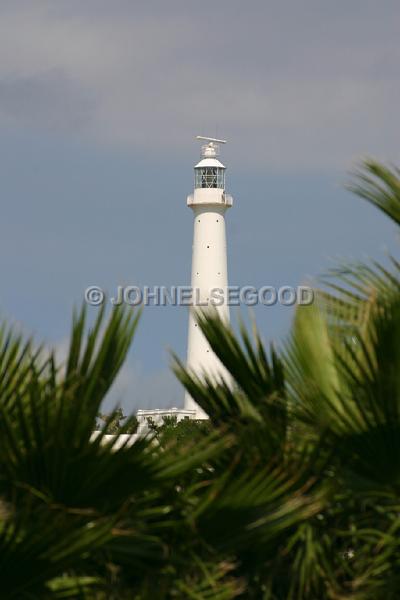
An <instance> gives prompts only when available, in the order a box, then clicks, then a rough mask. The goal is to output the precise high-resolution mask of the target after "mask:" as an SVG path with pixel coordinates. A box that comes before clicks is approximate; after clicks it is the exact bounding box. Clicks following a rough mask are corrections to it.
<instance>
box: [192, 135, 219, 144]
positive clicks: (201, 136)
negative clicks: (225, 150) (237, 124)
mask: <svg viewBox="0 0 400 600" xmlns="http://www.w3.org/2000/svg"><path fill="white" fill-rule="evenodd" d="M196 140H204V141H205V142H215V143H216V144H226V140H218V139H217V138H211V137H204V135H196Z"/></svg>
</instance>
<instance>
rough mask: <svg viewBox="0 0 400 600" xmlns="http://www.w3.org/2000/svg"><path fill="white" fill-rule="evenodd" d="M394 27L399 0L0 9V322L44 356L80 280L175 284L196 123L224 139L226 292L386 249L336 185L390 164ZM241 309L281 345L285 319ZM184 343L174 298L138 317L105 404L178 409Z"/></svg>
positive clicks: (32, 0)
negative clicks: (374, 164) (367, 167)
mask: <svg viewBox="0 0 400 600" xmlns="http://www.w3.org/2000/svg"><path fill="white" fill-rule="evenodd" d="M399 22H400V4H399V3H398V0H393V1H392V0H381V2H379V3H378V2H376V1H371V0H350V1H349V2H346V3H345V2H335V3H332V2H326V1H325V2H324V1H321V0H303V1H302V2H298V1H297V0H279V1H278V0H276V1H270V0H262V1H259V0H249V2H246V3H245V2H238V1H237V0H219V2H211V1H210V0H203V2H200V3H199V2H193V1H191V0H179V1H178V0H169V1H168V2H165V0H149V1H148V2H145V3H144V2H143V3H138V2H132V1H131V0H113V2H109V0H85V2H81V1H79V2H78V1H77V0H49V1H47V0H2V2H1V4H0V175H1V196H0V197H1V206H2V215H3V217H2V218H1V219H0V273H1V278H2V285H1V287H0V316H1V317H2V318H3V319H6V320H7V321H8V322H11V323H14V324H15V325H16V327H19V328H20V329H22V330H23V331H24V332H25V333H26V334H27V335H33V336H34V337H35V339H36V340H37V341H38V342H39V341H43V342H44V343H45V344H47V345H48V346H52V347H55V348H56V349H57V351H58V355H59V357H60V360H62V357H63V356H65V352H66V348H67V347H68V336H69V328H70V323H71V314H72V309H73V307H74V306H80V305H81V303H82V301H83V297H84V291H85V289H86V288H87V287H88V286H90V285H99V286H101V287H102V288H104V289H105V290H107V291H108V292H109V293H111V295H113V293H114V292H115V290H116V287H117V286H118V285H139V286H144V285H148V286H153V285H166V286H171V285H187V284H188V283H189V282H190V262H191V245H192V219H193V216H192V214H191V211H190V210H189V209H188V208H187V207H186V196H187V194H189V193H191V192H192V188H193V166H194V164H195V163H196V162H197V161H198V157H199V144H198V143H197V142H196V141H195V139H194V138H195V136H196V135H198V134H201V135H211V136H214V135H217V136H219V137H224V138H225V139H227V140H228V144H227V145H226V146H225V147H224V148H223V157H222V160H223V162H224V164H225V165H226V166H227V168H228V170H227V191H228V192H229V193H231V194H232V195H233V198H234V206H233V208H232V209H231V210H230V211H229V213H228V215H227V235H228V258H229V275H230V283H231V284H232V285H253V286H256V287H257V286H262V285H273V286H279V285H293V286H296V285H299V284H301V283H304V282H305V281H308V280H309V279H310V278H315V277H317V276H318V275H320V274H321V273H324V272H326V270H327V269H328V268H329V267H332V266H334V265H335V264H337V262H338V261H341V260H343V259H345V258H347V259H351V260H359V259H363V260H365V259H366V258H368V257H374V258H378V259H379V258H382V257H383V256H384V255H385V253H386V252H387V251H388V250H389V251H392V252H396V251H397V250H398V240H397V239H396V231H395V229H394V227H393V225H391V223H390V222H388V221H387V220H386V219H385V217H384V216H383V215H380V214H379V213H377V212H376V210H375V209H374V208H373V207H371V206H368V205H367V204H365V203H364V202H363V201H361V200H360V199H358V198H354V197H353V196H352V195H351V194H349V192H347V191H346V190H345V188H344V185H345V183H346V182H347V181H349V178H350V177H351V172H352V170H354V168H355V167H356V165H357V164H359V161H360V160H361V159H362V158H363V157H365V156H373V157H376V158H378V159H380V160H384V161H388V162H392V163H395V164H396V163H397V164H398V163H399V162H400V145H399V139H400V135H399V134H400V131H399V119H398V107H399V105H400V79H399V66H398V65H399V64H400V42H399V36H398V24H399ZM96 310H97V309H95V308H91V309H90V310H89V312H90V314H91V316H95V313H96ZM241 312H242V314H244V315H245V318H247V311H246V310H245V309H242V311H241ZM238 316H239V315H238V314H237V311H233V314H232V318H233V322H237V318H238ZM255 317H256V321H257V324H258V327H259V330H260V332H261V333H262V336H263V339H264V340H265V342H266V343H268V342H269V341H271V340H275V341H277V342H278V343H279V341H281V340H284V338H285V336H286V335H287V333H288V330H289V327H290V322H291V319H292V317H293V311H292V310H291V309H289V308H287V307H272V308H271V307H268V308H267V307H257V308H256V310H255ZM186 337H187V312H186V309H185V308H183V307H148V308H146V309H145V311H144V314H143V316H142V318H141V322H140V325H139V329H138V332H137V335H136V337H135V341H134V344H133V347H132V350H131V352H130V354H129V357H128V359H127V362H126V364H125V366H124V367H123V370H122V372H121V374H120V377H119V379H118V380H117V382H116V383H115V386H114V388H113V390H112V391H111V393H110V395H109V397H108V399H107V402H106V407H107V408H110V407H111V406H113V405H114V404H115V403H117V402H118V403H121V404H122V406H123V408H124V410H125V412H126V413H129V412H133V411H135V410H136V409H137V408H157V407H163V406H181V405H182V403H183V391H182V389H181V388H180V385H179V384H178V383H177V382H176V380H175V378H174V376H173V375H172V374H171V372H170V369H169V364H170V349H173V350H174V351H175V352H176V353H177V354H178V355H179V356H181V357H182V358H184V356H185V352H186V341H187V340H186Z"/></svg>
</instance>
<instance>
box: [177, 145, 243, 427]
mask: <svg viewBox="0 0 400 600" xmlns="http://www.w3.org/2000/svg"><path fill="white" fill-rule="evenodd" d="M197 139H198V140H203V141H204V142H206V143H205V144H204V145H203V146H202V148H201V160H200V162H199V163H197V165H196V166H195V168H194V174H195V177H194V193H193V194H191V195H190V196H188V198H187V205H188V206H189V207H190V208H191V209H192V210H193V213H194V233H193V255H192V283H191V285H192V291H193V307H192V309H191V311H190V315H189V335H188V353H187V368H188V369H189V370H191V371H193V372H195V373H196V375H198V376H200V377H201V375H202V373H204V372H206V373H207V374H208V375H211V376H212V377H214V378H218V377H220V376H222V375H225V376H226V371H225V369H224V367H223V365H222V364H221V362H220V361H219V359H218V358H217V356H216V355H215V354H214V352H213V351H212V349H211V348H210V345H209V344H208V342H207V340H206V338H205V337H204V335H203V334H202V332H201V330H200V327H199V326H198V324H197V322H196V318H195V311H196V310H199V309H204V308H206V307H207V305H209V304H210V294H211V290H215V289H216V288H219V289H221V290H223V299H224V301H223V303H222V304H221V305H220V306H216V310H217V311H218V313H219V315H220V316H221V317H222V318H223V319H225V320H227V321H229V306H228V303H227V298H226V289H227V287H228V265H227V254H226V233H225V212H226V210H227V209H228V208H229V207H230V206H232V196H230V195H228V194H226V193H225V166H224V165H223V164H222V163H221V162H220V161H219V160H218V156H219V145H220V144H225V143H226V142H225V140H218V139H215V138H208V137H202V136H197ZM221 296H222V294H221ZM185 410H191V411H192V410H194V411H196V412H195V418H196V419H206V418H207V415H206V414H205V412H204V411H203V410H202V409H201V408H200V407H199V406H198V405H197V404H196V403H195V402H194V400H193V399H192V398H191V397H190V395H189V394H188V393H186V396H185Z"/></svg>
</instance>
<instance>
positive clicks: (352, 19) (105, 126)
mask: <svg viewBox="0 0 400 600" xmlns="http://www.w3.org/2000/svg"><path fill="white" fill-rule="evenodd" d="M399 12H400V10H399V7H398V6H397V3H394V2H392V1H391V0H387V1H386V2H385V4H384V8H383V9H382V7H378V6H377V5H376V3H373V2H370V1H369V0H367V1H363V2H361V1H360V0H355V1H354V2H353V3H352V4H351V5H346V7H345V8H343V6H340V7H339V6H337V5H335V6H333V7H332V6H329V7H328V6H326V5H324V6H323V7H322V6H321V5H320V3H317V2H315V0H307V1H306V2H304V3H302V4H301V6H299V5H298V3H295V2H293V1H291V2H289V1H284V2H280V3H276V2H270V3H265V2H261V1H258V0H256V1H254V2H253V3H252V4H251V7H249V6H248V5H246V4H245V3H242V2H241V3H239V2H237V1H236V0H230V1H229V2H228V0H222V1H221V2H220V3H218V5H215V4H212V5H210V6H209V7H208V8H207V4H206V5H201V7H200V6H199V7H197V6H195V5H192V4H188V3H187V2H182V1H180V0H171V1H170V2H168V3H165V2H161V1H160V0H158V1H155V2H152V3H148V4H146V5H143V6H142V5H140V6H137V4H134V3H131V2H127V1H124V0H120V1H119V2H116V3H112V4H110V3H109V2H104V1H103V0H98V1H96V2H93V1H92V0H88V1H87V2H85V3H78V2H75V1H70V0H68V1H67V0H60V2H57V3H54V2H50V1H43V2H41V3H39V4H38V3H35V5H34V6H33V5H32V3H28V2H18V3H15V2H13V3H10V2H6V3H5V4H4V6H3V7H2V9H1V17H2V18H1V20H0V110H1V112H0V115H2V116H3V119H4V118H10V116H11V117H12V118H14V119H18V121H19V122H20V124H23V125H30V126H32V127H33V126H36V127H39V128H40V127H49V128H50V129H52V130H57V129H59V130H60V131H61V132H63V133H65V132H66V131H68V132H69V133H70V134H73V135H83V136H85V137H86V138H88V139H90V140H92V141H94V142H95V143H101V144H106V145H116V146H121V145H122V146H128V147H132V148H134V149H138V148H142V149H143V150H144V151H146V152H149V153H162V152H165V150H166V149H167V148H168V149H170V151H176V152H182V151H184V149H185V148H187V146H188V144H189V143H190V141H191V138H192V136H193V134H195V133H198V132H200V133H210V132H211V133H214V129H215V127H216V126H218V131H219V132H220V133H221V134H222V133H223V134H224V135H226V136H228V137H230V138H231V139H233V140H235V145H234V147H233V154H234V161H236V162H242V163H243V164H245V165H249V164H254V165H256V166H257V167H260V166H261V165H264V166H265V165H268V166H269V167H282V165H284V166H285V167H286V166H289V167H291V168H293V167H296V168H298V167H300V168H302V167H310V166H317V167H323V166H329V165H331V164H334V165H338V164H340V165H341V166H342V164H343V163H345V162H346V161H347V160H348V159H350V158H351V157H352V156H353V155H356V154H359V153H360V152H370V153H375V154H385V155H388V156H389V157H392V158H396V157H397V156H394V155H395V154H396V153H397V137H398V136H395V135H394V133H393V125H392V121H393V114H395V112H396V106H397V101H398V97H399V95H400V83H399V81H398V78H397V75H396V74H397V65H398V63H399V60H400V46H399V43H398V35H397V29H396V26H395V23H396V22H397V20H396V19H397V18H398V17H399V16H400V15H399ZM378 17H379V18H378Z"/></svg>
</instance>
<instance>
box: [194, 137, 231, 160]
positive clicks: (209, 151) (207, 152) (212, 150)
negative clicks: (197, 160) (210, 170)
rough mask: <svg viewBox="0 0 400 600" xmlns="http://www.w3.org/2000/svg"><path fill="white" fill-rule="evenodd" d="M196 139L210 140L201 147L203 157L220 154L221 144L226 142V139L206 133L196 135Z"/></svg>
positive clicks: (212, 156)
mask: <svg viewBox="0 0 400 600" xmlns="http://www.w3.org/2000/svg"><path fill="white" fill-rule="evenodd" d="M196 140H204V141H205V142H208V143H207V144H203V146H202V147H201V156H202V158H214V157H215V156H219V144H226V140H219V139H217V138H212V137H205V136H204V135H196Z"/></svg>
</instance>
